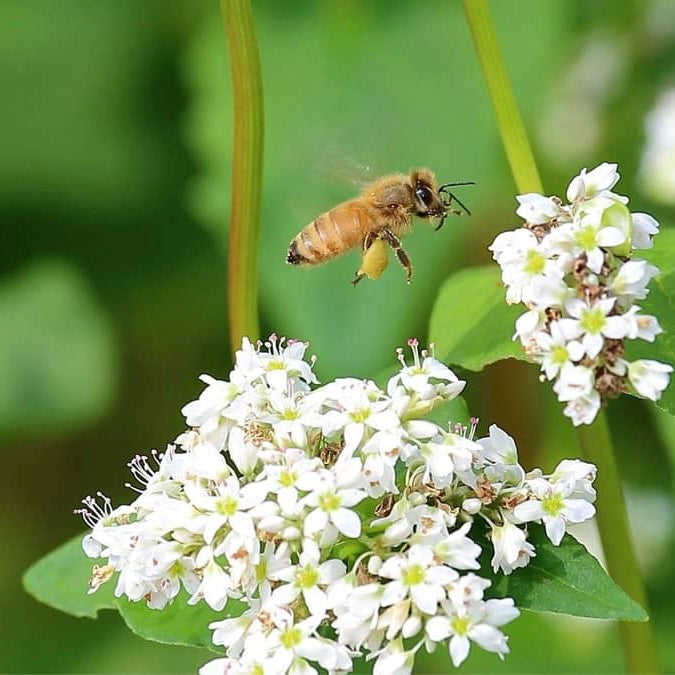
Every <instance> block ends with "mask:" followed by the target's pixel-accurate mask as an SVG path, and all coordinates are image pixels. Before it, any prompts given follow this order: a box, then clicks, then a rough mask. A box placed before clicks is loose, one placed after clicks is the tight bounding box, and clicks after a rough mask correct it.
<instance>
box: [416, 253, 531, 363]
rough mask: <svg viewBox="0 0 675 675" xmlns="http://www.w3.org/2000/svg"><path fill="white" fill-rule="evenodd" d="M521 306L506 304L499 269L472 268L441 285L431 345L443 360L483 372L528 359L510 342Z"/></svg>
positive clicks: (432, 319) (431, 329)
mask: <svg viewBox="0 0 675 675" xmlns="http://www.w3.org/2000/svg"><path fill="white" fill-rule="evenodd" d="M522 313H523V309H522V307H515V306H509V305H507V304H506V299H505V292H504V286H503V285H502V283H501V280H500V276H499V267H498V266H497V265H486V266H484V267H470V268H468V269H465V270H462V271H461V272H457V273H456V274H453V275H452V276H451V277H450V278H449V279H447V280H446V281H445V283H444V284H443V286H441V290H440V292H439V294H438V297H437V298H436V302H435V303H434V308H433V310H432V313H431V323H430V326H429V341H430V342H433V343H434V344H435V345H436V355H437V356H438V358H439V359H440V360H442V361H445V362H448V363H452V364H455V365H458V366H462V367H463V368H467V369H468V370H482V369H483V368H484V367H485V366H487V365H488V364H490V363H494V362H495V361H500V360H502V359H507V358H516V359H521V360H523V361H525V360H527V359H526V357H525V353H524V352H523V349H522V347H521V346H520V343H519V342H514V341H513V340H511V336H512V335H513V332H514V330H515V323H516V319H517V318H518V317H519V316H520V314H522Z"/></svg>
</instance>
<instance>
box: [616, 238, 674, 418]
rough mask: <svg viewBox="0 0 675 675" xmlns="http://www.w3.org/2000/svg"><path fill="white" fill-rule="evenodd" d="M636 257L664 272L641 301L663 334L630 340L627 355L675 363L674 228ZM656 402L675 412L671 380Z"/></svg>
mask: <svg viewBox="0 0 675 675" xmlns="http://www.w3.org/2000/svg"><path fill="white" fill-rule="evenodd" d="M636 258H644V259H645V260H647V261H649V262H650V263H652V264H653V265H656V266H657V267H658V268H659V269H660V270H661V274H659V276H657V277H656V278H654V279H653V280H652V282H651V285H650V291H649V295H648V296H647V297H646V298H645V299H644V300H640V301H639V303H638V304H639V305H640V307H642V312H643V313H644V314H653V315H654V316H655V317H656V318H657V319H658V320H659V323H660V324H661V327H662V328H663V334H662V335H659V336H658V337H657V338H656V341H655V342H645V341H644V340H629V341H627V345H626V347H627V348H626V358H627V359H628V360H629V361H634V360H635V359H655V360H656V361H662V362H664V363H669V364H670V365H672V366H675V230H672V229H670V230H665V231H663V232H661V233H660V234H659V235H657V236H656V238H655V239H654V247H653V248H651V249H649V250H647V251H638V252H637V254H636ZM656 405H657V406H658V407H659V408H661V409H662V410H665V411H666V412H669V413H670V414H671V415H675V387H673V385H672V381H671V384H670V386H669V387H668V388H667V389H666V390H665V391H664V392H663V394H662V395H661V398H660V399H659V400H658V401H657V403H656Z"/></svg>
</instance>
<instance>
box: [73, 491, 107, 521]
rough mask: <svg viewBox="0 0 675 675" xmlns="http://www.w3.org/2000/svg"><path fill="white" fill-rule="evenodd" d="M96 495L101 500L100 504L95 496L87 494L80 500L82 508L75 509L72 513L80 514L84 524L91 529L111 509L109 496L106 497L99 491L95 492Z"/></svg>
mask: <svg viewBox="0 0 675 675" xmlns="http://www.w3.org/2000/svg"><path fill="white" fill-rule="evenodd" d="M96 497H98V498H100V499H101V500H102V501H103V504H102V505H100V504H99V503H98V502H97V501H96V498H95V497H91V496H87V497H85V498H84V499H83V500H82V503H83V504H84V508H83V509H75V510H74V511H73V513H76V514H77V515H79V516H82V520H84V523H85V525H87V526H88V527H90V528H91V529H92V530H93V529H94V527H96V525H97V524H98V523H99V522H100V521H101V520H103V519H104V518H107V517H108V516H109V515H110V514H111V513H112V511H113V508H112V500H111V499H110V498H109V497H106V496H105V495H104V494H103V493H102V492H100V491H99V492H97V493H96Z"/></svg>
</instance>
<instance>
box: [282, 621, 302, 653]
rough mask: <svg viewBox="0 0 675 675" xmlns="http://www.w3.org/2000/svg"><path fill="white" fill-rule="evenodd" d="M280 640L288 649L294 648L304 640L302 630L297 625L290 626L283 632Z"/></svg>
mask: <svg viewBox="0 0 675 675" xmlns="http://www.w3.org/2000/svg"><path fill="white" fill-rule="evenodd" d="M279 641H280V642H281V644H282V645H283V646H284V647H286V649H293V647H297V646H298V645H299V644H300V643H301V642H302V631H301V630H300V629H299V628H298V627H297V626H294V627H293V628H288V629H287V630H285V631H284V632H283V633H282V634H281V636H280V637H279Z"/></svg>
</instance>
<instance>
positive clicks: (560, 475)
mask: <svg viewBox="0 0 675 675" xmlns="http://www.w3.org/2000/svg"><path fill="white" fill-rule="evenodd" d="M597 471H598V470H597V468H596V466H595V465H594V464H590V463H589V462H582V461H581V460H580V459H563V460H562V461H561V462H560V463H559V464H558V466H556V468H555V470H554V471H553V473H552V474H551V482H552V483H558V482H569V481H572V482H573V484H574V490H573V491H572V492H571V493H570V497H575V498H578V499H586V500H587V501H589V502H594V501H595V488H594V487H593V481H594V480H595V476H596V474H597Z"/></svg>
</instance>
